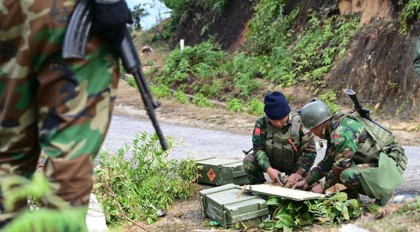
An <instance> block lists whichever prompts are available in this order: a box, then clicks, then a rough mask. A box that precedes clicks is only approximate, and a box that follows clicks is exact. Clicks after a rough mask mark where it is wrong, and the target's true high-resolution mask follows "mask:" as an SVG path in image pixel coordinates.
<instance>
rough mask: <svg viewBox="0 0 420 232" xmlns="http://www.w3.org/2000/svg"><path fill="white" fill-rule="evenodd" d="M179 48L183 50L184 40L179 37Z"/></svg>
mask: <svg viewBox="0 0 420 232" xmlns="http://www.w3.org/2000/svg"><path fill="white" fill-rule="evenodd" d="M179 49H181V51H182V50H184V40H183V39H181V40H180V41H179Z"/></svg>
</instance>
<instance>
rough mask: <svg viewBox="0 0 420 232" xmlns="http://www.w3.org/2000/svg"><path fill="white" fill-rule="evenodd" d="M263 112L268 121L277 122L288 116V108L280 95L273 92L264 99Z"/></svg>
mask: <svg viewBox="0 0 420 232" xmlns="http://www.w3.org/2000/svg"><path fill="white" fill-rule="evenodd" d="M264 112H265V114H266V115H267V117H268V118H269V119H272V120H279V119H283V118H284V117H286V116H287V115H289V113H290V106H289V103H288V102H287V100H286V98H285V97H284V95H283V94H282V93H280V92H278V91H274V92H271V93H270V94H268V95H267V96H265V98H264Z"/></svg>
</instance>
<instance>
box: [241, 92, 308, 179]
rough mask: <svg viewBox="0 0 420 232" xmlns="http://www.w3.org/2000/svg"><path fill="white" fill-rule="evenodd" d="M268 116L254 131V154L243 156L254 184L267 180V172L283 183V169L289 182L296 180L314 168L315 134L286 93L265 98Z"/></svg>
mask: <svg viewBox="0 0 420 232" xmlns="http://www.w3.org/2000/svg"><path fill="white" fill-rule="evenodd" d="M264 112H265V116H264V117H261V118H260V119H258V120H257V121H256V123H255V126H254V131H253V134H252V143H253V153H252V154H248V155H246V156H245V158H244V168H245V172H246V173H247V175H248V178H249V180H250V182H251V184H262V183H264V182H266V179H265V177H264V172H266V173H267V174H268V176H269V177H270V178H271V179H272V180H273V181H275V182H278V183H280V184H283V183H281V182H280V178H279V175H280V174H281V172H284V173H286V175H289V178H288V185H293V184H295V183H297V181H299V180H300V179H302V176H304V175H305V174H306V173H307V172H308V171H309V169H310V168H311V167H312V165H313V164H314V161H315V157H316V150H315V141H314V137H313V135H312V134H311V133H310V132H309V130H306V129H305V128H304V127H303V125H302V123H301V120H300V116H299V114H298V113H296V112H291V109H290V106H289V103H288V102H287V99H286V97H285V96H284V95H283V93H281V92H278V91H274V92H271V93H269V94H267V95H266V96H265V98H264Z"/></svg>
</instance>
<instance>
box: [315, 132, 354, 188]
mask: <svg viewBox="0 0 420 232" xmlns="http://www.w3.org/2000/svg"><path fill="white" fill-rule="evenodd" d="M340 127H341V126H340ZM357 138H358V132H357V131H356V130H353V129H352V128H347V127H345V126H344V127H342V130H336V132H335V133H334V134H333V135H332V141H331V143H332V146H333V148H334V149H332V152H333V153H335V158H334V164H333V166H332V169H331V171H330V172H329V173H328V174H327V175H326V177H325V183H324V186H323V188H324V189H327V188H329V187H331V186H332V185H334V184H336V183H339V182H340V174H341V172H342V171H343V170H344V169H347V168H349V167H351V165H352V162H353V156H354V153H355V152H356V151H357V145H358V143H357ZM331 155H334V154H331Z"/></svg>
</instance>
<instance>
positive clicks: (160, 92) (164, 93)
mask: <svg viewBox="0 0 420 232" xmlns="http://www.w3.org/2000/svg"><path fill="white" fill-rule="evenodd" d="M150 90H151V91H152V93H153V94H154V95H155V96H156V97H160V98H168V97H170V96H171V91H170V89H169V87H168V86H166V85H163V84H159V85H157V86H153V85H152V86H150Z"/></svg>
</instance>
